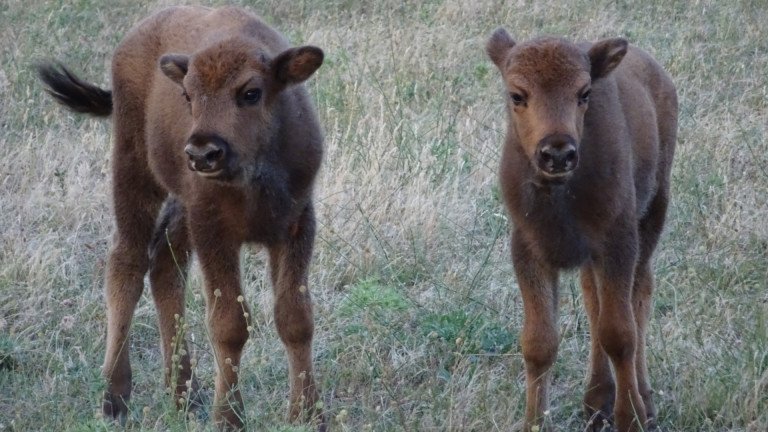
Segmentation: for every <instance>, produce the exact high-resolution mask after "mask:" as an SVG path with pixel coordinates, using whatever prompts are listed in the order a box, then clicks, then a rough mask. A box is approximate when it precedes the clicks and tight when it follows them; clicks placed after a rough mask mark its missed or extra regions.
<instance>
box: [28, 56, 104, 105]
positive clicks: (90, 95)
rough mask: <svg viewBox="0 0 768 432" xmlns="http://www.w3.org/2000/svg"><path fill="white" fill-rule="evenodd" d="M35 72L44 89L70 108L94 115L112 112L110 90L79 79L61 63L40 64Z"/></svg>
mask: <svg viewBox="0 0 768 432" xmlns="http://www.w3.org/2000/svg"><path fill="white" fill-rule="evenodd" d="M37 74H38V75H39V77H40V79H41V80H42V81H43V82H44V83H45V87H46V88H45V91H46V92H48V94H49V95H51V96H53V98H54V99H56V101H57V102H59V103H60V104H62V105H64V106H66V107H67V108H69V109H70V110H72V111H75V112H79V113H84V114H91V115H93V116H96V117H107V116H109V115H110V114H112V92H111V91H109V90H104V89H102V88H99V87H97V86H95V85H93V84H91V83H88V82H85V81H83V80H81V79H80V78H78V77H77V76H75V75H74V74H73V73H72V72H70V71H68V70H67V68H65V67H64V66H63V65H62V64H52V63H45V64H40V65H38V66H37Z"/></svg>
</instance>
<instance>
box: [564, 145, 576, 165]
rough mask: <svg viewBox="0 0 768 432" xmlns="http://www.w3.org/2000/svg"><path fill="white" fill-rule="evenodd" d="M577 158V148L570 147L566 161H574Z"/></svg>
mask: <svg viewBox="0 0 768 432" xmlns="http://www.w3.org/2000/svg"><path fill="white" fill-rule="evenodd" d="M574 159H576V149H573V148H571V149H568V150H566V151H565V161H566V162H573V160H574Z"/></svg>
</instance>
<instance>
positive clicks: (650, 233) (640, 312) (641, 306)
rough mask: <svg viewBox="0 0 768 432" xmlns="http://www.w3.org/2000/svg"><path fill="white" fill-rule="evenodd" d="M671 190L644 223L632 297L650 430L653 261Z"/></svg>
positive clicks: (652, 410)
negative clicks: (649, 336)
mask: <svg viewBox="0 0 768 432" xmlns="http://www.w3.org/2000/svg"><path fill="white" fill-rule="evenodd" d="M667 194H668V192H667V188H666V187H661V188H660V189H659V191H658V192H657V195H656V197H654V199H653V201H652V202H651V205H650V208H649V209H648V213H647V214H646V216H645V217H644V218H643V219H642V220H641V221H640V225H639V235H640V257H639V259H638V264H637V268H636V270H635V285H634V288H633V293H632V303H633V307H634V312H635V320H636V321H637V352H636V355H635V358H636V363H637V365H636V366H637V384H638V387H639V389H640V396H642V398H643V403H644V404H645V412H646V416H647V417H648V424H647V426H648V428H650V429H652V428H655V427H656V421H655V419H656V407H655V405H654V404H653V391H652V389H651V386H650V384H649V381H648V365H647V361H646V355H645V344H646V340H645V339H646V334H647V332H646V329H647V327H648V320H649V318H650V314H651V304H652V296H653V289H654V282H653V270H652V269H651V262H650V261H651V257H652V255H653V251H654V250H655V249H656V244H657V243H658V241H659V237H660V236H661V231H662V229H663V227H664V219H665V217H666V213H667V205H668V202H669V199H668V196H667Z"/></svg>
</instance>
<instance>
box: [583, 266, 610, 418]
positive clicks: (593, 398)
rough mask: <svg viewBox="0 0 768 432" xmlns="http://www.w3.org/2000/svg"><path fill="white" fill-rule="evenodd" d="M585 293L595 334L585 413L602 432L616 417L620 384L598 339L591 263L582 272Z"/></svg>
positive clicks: (592, 332) (596, 309) (597, 321)
mask: <svg viewBox="0 0 768 432" xmlns="http://www.w3.org/2000/svg"><path fill="white" fill-rule="evenodd" d="M581 290H582V292H583V294H584V305H585V307H586V309H587V317H588V318H589V331H590V334H591V345H590V355H589V360H590V366H589V379H588V381H587V390H586V393H585V395H584V411H585V412H586V414H587V418H588V419H589V421H590V422H591V427H590V429H591V430H594V431H599V430H601V429H602V427H603V423H604V421H607V420H608V419H609V418H610V416H611V415H612V414H613V401H614V398H615V397H616V396H615V395H616V385H615V384H614V381H613V375H612V373H611V364H610V359H609V358H608V355H607V354H606V353H605V351H603V347H602V346H601V345H600V338H599V337H598V335H599V332H598V325H599V317H600V302H599V299H598V294H597V285H596V281H595V275H594V270H593V268H592V264H591V263H590V264H587V265H585V266H584V267H582V269H581Z"/></svg>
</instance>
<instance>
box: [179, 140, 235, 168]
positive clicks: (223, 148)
mask: <svg viewBox="0 0 768 432" xmlns="http://www.w3.org/2000/svg"><path fill="white" fill-rule="evenodd" d="M228 148H229V146H228V145H227V142H226V141H225V140H224V139H222V138H221V137H220V136H218V135H214V134H202V133H196V134H193V135H192V136H191V137H190V138H189V141H187V145H186V146H185V147H184V153H186V154H187V156H189V160H188V165H189V169H191V170H192V171H198V172H200V173H201V174H206V173H213V172H217V171H220V170H222V169H224V168H225V165H226V160H227V153H228Z"/></svg>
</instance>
